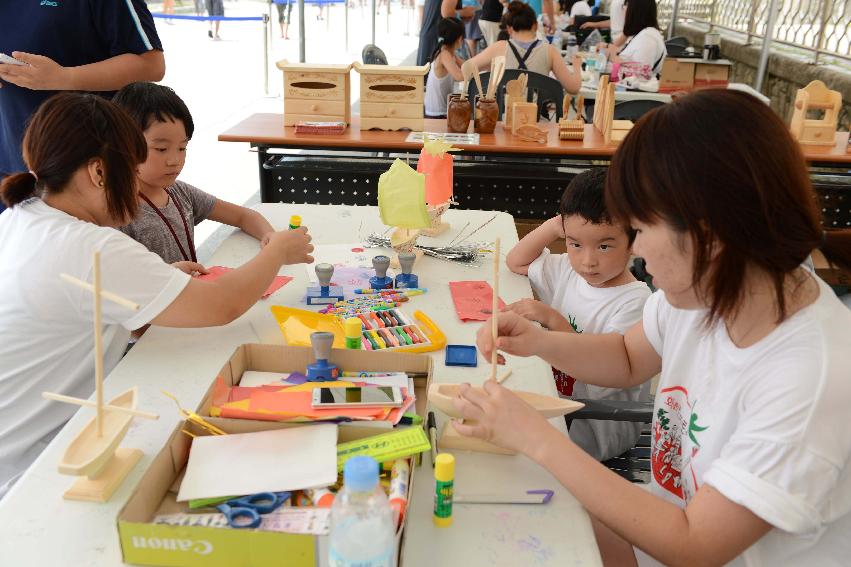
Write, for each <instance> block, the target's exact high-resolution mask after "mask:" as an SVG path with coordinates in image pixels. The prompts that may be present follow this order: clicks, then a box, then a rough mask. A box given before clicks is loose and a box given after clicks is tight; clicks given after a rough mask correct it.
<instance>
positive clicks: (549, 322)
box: [504, 299, 567, 330]
mask: <svg viewBox="0 0 851 567" xmlns="http://www.w3.org/2000/svg"><path fill="white" fill-rule="evenodd" d="M504 311H512V312H514V313H517V314H518V315H520V316H522V317H525V318H526V319H529V320H530V321H535V322H537V323H540V324H541V325H543V326H544V327H546V328H547V329H550V330H554V329H553V327H554V326H555V324H556V322H557V321H558V319H564V317H562V316H561V313H559V312H558V311H556V310H555V309H553V308H552V307H550V306H549V305H547V304H546V303H543V302H541V301H536V300H534V299H521V300H520V301H515V302H514V303H512V304H510V305H508V306H506V308H505V310H504ZM566 322H567V321H565V323H566Z"/></svg>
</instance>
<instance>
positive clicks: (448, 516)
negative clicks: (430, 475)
mask: <svg viewBox="0 0 851 567" xmlns="http://www.w3.org/2000/svg"><path fill="white" fill-rule="evenodd" d="M434 480H435V487H434V516H433V518H432V519H433V520H434V525H435V526H437V527H438V528H447V527H449V526H451V525H452V494H453V492H454V484H455V457H453V456H452V455H450V454H449V453H440V454H439V455H438V456H437V459H436V460H435V463H434Z"/></svg>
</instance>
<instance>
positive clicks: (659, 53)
mask: <svg viewBox="0 0 851 567" xmlns="http://www.w3.org/2000/svg"><path fill="white" fill-rule="evenodd" d="M612 40H613V41H612V44H611V45H607V44H605V43H601V44H600V45H601V46H603V47H605V48H606V50H607V51H608V55H609V60H610V61H612V62H613V63H617V62H622V61H631V62H634V63H643V64H645V65H647V66H648V67H650V69H651V71H652V72H653V73H654V74H659V73H660V72H661V71H662V63H663V62H664V61H665V54H666V53H667V51H666V48H665V38H664V37H662V32H660V31H659V21H658V19H657V17H656V0H629V2H628V3H627V5H626V20H625V21H624V25H623V35H622V36H618V37H614V34H613V37H612Z"/></svg>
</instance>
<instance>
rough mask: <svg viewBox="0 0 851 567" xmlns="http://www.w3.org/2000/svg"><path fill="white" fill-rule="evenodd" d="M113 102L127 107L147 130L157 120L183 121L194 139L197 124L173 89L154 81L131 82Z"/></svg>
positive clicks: (117, 94) (138, 122) (140, 126)
mask: <svg viewBox="0 0 851 567" xmlns="http://www.w3.org/2000/svg"><path fill="white" fill-rule="evenodd" d="M112 101H113V102H114V103H115V104H117V105H118V106H120V107H122V108H123V109H124V110H126V111H127V112H128V113H129V114H130V116H131V117H132V118H133V120H135V121H136V123H137V124H138V125H139V128H141V129H142V131H143V132H144V131H145V130H147V129H148V128H150V127H151V124H152V123H153V122H154V120H159V121H160V122H168V121H169V120H180V121H181V122H183V127H184V128H185V129H186V137H187V138H190V139H191V138H192V134H193V133H194V132H195V123H194V122H193V121H192V114H191V113H190V112H189V108H187V106H186V103H185V102H183V100H182V99H181V98H180V97H179V96H177V93H175V92H174V91H173V90H172V89H170V88H169V87H166V86H164V85H157V84H155V83H148V82H144V81H141V82H137V83H130V84H129V85H127V86H126V87H124V88H123V89H121V90H120V91H118V92H117V93H115V96H114V97H113V98H112Z"/></svg>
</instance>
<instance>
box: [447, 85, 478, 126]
mask: <svg viewBox="0 0 851 567" xmlns="http://www.w3.org/2000/svg"><path fill="white" fill-rule="evenodd" d="M472 113H473V107H472V105H471V104H470V99H469V98H467V97H464V99H461V95H460V94H459V93H452V94H450V95H449V98H448V100H447V104H446V129H447V130H448V131H450V132H459V133H466V132H467V129H468V128H469V127H470V117H471V115H472Z"/></svg>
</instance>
